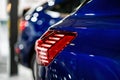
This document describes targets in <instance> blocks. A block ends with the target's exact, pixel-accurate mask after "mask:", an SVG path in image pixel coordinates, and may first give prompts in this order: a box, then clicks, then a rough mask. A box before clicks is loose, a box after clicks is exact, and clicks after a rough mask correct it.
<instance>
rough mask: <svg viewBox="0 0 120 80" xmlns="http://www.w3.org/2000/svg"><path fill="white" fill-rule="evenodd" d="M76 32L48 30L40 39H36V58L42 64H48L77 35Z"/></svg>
mask: <svg viewBox="0 0 120 80" xmlns="http://www.w3.org/2000/svg"><path fill="white" fill-rule="evenodd" d="M76 35H77V33H76V32H66V31H56V30H49V31H47V32H46V33H45V34H44V35H43V36H42V37H41V38H40V39H38V40H37V41H36V45H35V50H36V59H37V63H38V64H40V65H42V66H48V65H49V64H50V62H51V61H52V60H53V59H54V58H55V57H56V55H57V54H58V53H60V51H61V50H63V49H64V47H66V45H67V44H69V43H70V42H71V41H72V40H73V39H74V38H75V37H76Z"/></svg>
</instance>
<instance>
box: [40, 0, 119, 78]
mask: <svg viewBox="0 0 120 80" xmlns="http://www.w3.org/2000/svg"><path fill="white" fill-rule="evenodd" d="M119 3H120V1H119V0H116V1H113V0H91V1H90V2H89V3H88V4H86V5H84V6H83V7H81V8H80V9H79V10H78V11H77V12H76V13H75V14H73V15H71V16H69V17H68V18H66V19H65V20H63V21H61V23H59V24H57V25H54V26H52V27H51V28H50V30H60V31H61V30H62V31H69V32H77V37H76V38H75V39H74V40H73V41H72V42H71V43H70V44H69V45H68V46H67V47H66V48H65V49H64V50H63V51H61V52H60V53H59V54H58V55H57V57H56V58H55V59H54V60H53V62H52V63H50V65H49V66H47V67H43V66H42V67H41V66H40V65H39V66H38V68H39V70H40V71H38V74H39V75H38V80H120V5H119ZM41 71H42V73H41ZM43 73H44V74H43Z"/></svg>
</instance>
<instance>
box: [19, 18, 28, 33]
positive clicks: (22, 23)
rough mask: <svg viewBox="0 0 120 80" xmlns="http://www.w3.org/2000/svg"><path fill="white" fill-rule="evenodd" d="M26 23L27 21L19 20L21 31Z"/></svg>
mask: <svg viewBox="0 0 120 80" xmlns="http://www.w3.org/2000/svg"><path fill="white" fill-rule="evenodd" d="M26 25H27V21H26V20H21V21H20V25H19V30H20V32H22V31H23V30H24V29H25V27H26Z"/></svg>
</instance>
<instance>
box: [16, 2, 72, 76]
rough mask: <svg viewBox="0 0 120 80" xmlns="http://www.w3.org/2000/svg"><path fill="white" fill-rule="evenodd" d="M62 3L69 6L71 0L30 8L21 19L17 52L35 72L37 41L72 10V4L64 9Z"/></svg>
mask: <svg viewBox="0 0 120 80" xmlns="http://www.w3.org/2000/svg"><path fill="white" fill-rule="evenodd" d="M66 3H67V4H66ZM62 5H65V6H67V7H69V0H50V1H49V2H48V3H47V2H46V3H44V4H43V5H41V6H38V7H37V8H35V9H30V10H29V11H28V12H27V13H26V15H25V17H24V18H22V19H21V21H20V26H19V35H18V40H17V42H16V44H15V52H16V53H17V55H18V56H19V58H20V62H21V64H23V65H24V66H26V67H29V68H31V69H32V71H33V72H34V69H35V50H34V44H35V41H36V40H37V39H38V38H39V37H40V36H41V35H42V34H43V33H44V32H45V31H46V30H47V29H48V27H49V26H51V25H53V24H55V23H56V22H58V21H59V20H61V19H62V18H64V17H65V16H67V15H68V14H69V13H71V11H72V8H71V7H72V6H71V7H70V8H69V9H63V8H62V7H61V6H62ZM33 74H35V73H33Z"/></svg>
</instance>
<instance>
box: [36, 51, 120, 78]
mask: <svg viewBox="0 0 120 80" xmlns="http://www.w3.org/2000/svg"><path fill="white" fill-rule="evenodd" d="M38 69H40V70H38V74H39V75H38V78H39V79H42V78H46V79H45V80H61V79H62V80H64V79H65V80H82V79H87V80H100V79H101V80H118V79H120V64H118V62H117V61H116V60H114V59H111V58H107V57H102V56H95V55H88V54H84V53H80V54H78V53H74V52H63V51H62V52H61V53H60V54H59V55H58V56H57V57H56V58H55V59H54V61H53V62H52V63H51V64H50V65H49V66H47V67H43V66H40V65H39V66H38ZM43 73H44V74H43ZM39 79H38V80H39ZM42 80H44V79H42Z"/></svg>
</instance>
